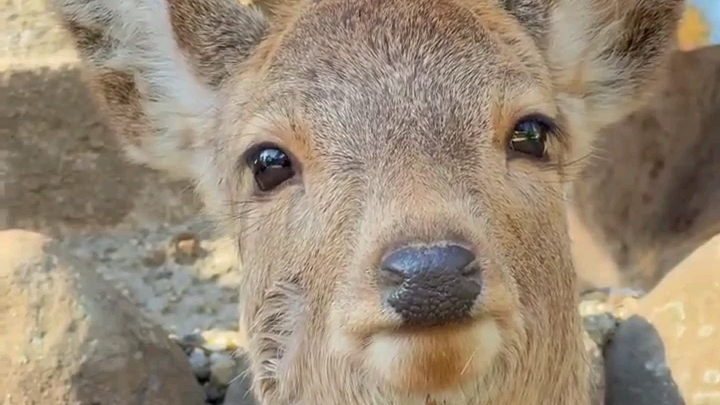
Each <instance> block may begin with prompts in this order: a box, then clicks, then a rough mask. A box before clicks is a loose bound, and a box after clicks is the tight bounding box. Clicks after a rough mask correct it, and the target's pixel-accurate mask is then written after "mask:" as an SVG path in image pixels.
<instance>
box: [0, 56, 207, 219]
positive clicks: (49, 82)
mask: <svg viewBox="0 0 720 405" xmlns="http://www.w3.org/2000/svg"><path fill="white" fill-rule="evenodd" d="M0 190H4V191H3V194H4V195H3V194H0V201H2V203H0V229H2V228H24V229H32V230H41V231H51V232H53V233H55V232H56V231H64V230H66V229H78V228H79V229H85V228H106V227H113V226H115V225H117V224H118V223H121V222H122V221H124V220H126V219H127V218H128V217H131V218H132V219H134V220H135V221H147V220H157V221H158V222H173V221H174V220H175V219H178V218H184V217H186V216H187V215H189V214H191V213H195V212H197V208H198V206H197V203H196V201H195V198H194V196H193V193H192V190H191V188H190V186H189V185H188V184H185V183H181V182H170V181H169V180H167V179H165V178H164V176H163V175H162V174H160V173H158V172H155V171H152V170H149V169H145V168H143V167H141V166H138V165H134V164H131V163H130V162H129V160H128V159H127V158H126V157H125V156H124V154H123V153H122V152H121V151H120V148H119V146H118V144H117V142H116V140H115V137H114V136H113V134H112V132H111V131H110V130H109V129H108V127H107V126H106V125H105V124H104V123H103V120H102V118H101V117H100V115H99V114H98V113H97V111H96V109H95V107H94V103H93V100H92V98H91V97H89V94H88V92H87V90H86V86H85V85H84V84H83V82H82V79H81V74H80V70H79V68H78V67H77V66H75V65H72V64H70V65H65V66H60V67H57V68H48V67H39V68H37V69H28V70H9V71H5V72H3V73H2V74H1V75H0ZM3 197H4V198H3ZM133 217H134V218H133Z"/></svg>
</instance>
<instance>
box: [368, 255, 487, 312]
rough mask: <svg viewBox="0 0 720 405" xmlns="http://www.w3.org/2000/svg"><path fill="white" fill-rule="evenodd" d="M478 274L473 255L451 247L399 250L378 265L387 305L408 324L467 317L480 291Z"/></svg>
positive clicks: (477, 266)
mask: <svg viewBox="0 0 720 405" xmlns="http://www.w3.org/2000/svg"><path fill="white" fill-rule="evenodd" d="M480 273H481V269H480V266H479V265H478V262H477V260H476V257H475V254H474V253H473V252H471V251H469V250H468V249H465V248H464V247H461V246H458V245H451V244H443V245H430V246H409V247H403V248H400V249H398V250H396V251H394V252H392V253H390V254H389V255H387V256H386V257H385V259H384V260H383V261H382V263H380V283H381V286H382V287H383V288H384V289H385V292H386V295H385V296H386V300H387V303H388V304H389V305H390V306H391V307H392V308H393V309H394V310H395V311H396V312H397V313H398V314H400V315H401V316H402V317H403V320H404V321H405V322H406V323H407V324H408V325H419V326H433V325H439V324H443V323H448V322H453V321H459V320H462V319H464V318H467V317H469V315H470V309H471V308H472V306H473V304H474V303H475V299H476V298H477V296H478V295H479V294H480V290H481V289H482V283H481V280H480Z"/></svg>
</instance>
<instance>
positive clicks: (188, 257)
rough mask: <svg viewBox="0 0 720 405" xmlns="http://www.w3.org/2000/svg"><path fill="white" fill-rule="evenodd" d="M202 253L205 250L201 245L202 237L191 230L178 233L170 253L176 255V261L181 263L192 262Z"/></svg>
mask: <svg viewBox="0 0 720 405" xmlns="http://www.w3.org/2000/svg"><path fill="white" fill-rule="evenodd" d="M201 253H203V251H202V249H201V247H200V239H199V238H198V236H197V235H196V234H194V233H191V232H183V233H181V234H179V235H176V236H175V237H174V238H173V241H172V244H171V246H170V254H171V255H172V256H174V257H175V262H176V263H179V264H191V263H193V262H194V261H195V260H196V259H197V258H198V257H199V256H200V254H201Z"/></svg>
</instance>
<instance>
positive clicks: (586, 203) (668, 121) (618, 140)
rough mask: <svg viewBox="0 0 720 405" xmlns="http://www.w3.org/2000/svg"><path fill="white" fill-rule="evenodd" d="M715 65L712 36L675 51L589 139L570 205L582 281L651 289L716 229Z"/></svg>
mask: <svg viewBox="0 0 720 405" xmlns="http://www.w3.org/2000/svg"><path fill="white" fill-rule="evenodd" d="M718 68H720V45H710V46H704V47H701V48H698V49H694V50H688V51H676V52H674V53H673V55H672V58H671V61H670V65H669V68H668V70H667V72H666V74H665V75H664V79H663V81H662V83H661V84H660V86H659V87H658V89H657V90H656V96H655V97H653V99H652V100H651V102H650V103H648V104H647V105H646V106H645V107H643V108H642V109H640V110H638V111H635V112H633V113H632V114H630V115H628V116H627V117H626V118H625V119H623V120H622V121H620V122H617V123H614V124H612V125H609V126H608V127H606V128H605V129H603V131H602V134H601V136H600V137H598V139H597V142H595V144H594V145H593V150H594V152H593V154H592V156H591V158H590V159H588V162H587V164H585V165H584V166H583V168H582V171H581V173H580V174H579V175H578V176H577V178H576V179H575V181H573V182H572V190H571V191H572V193H571V194H572V198H571V200H573V201H572V203H571V204H570V207H569V208H570V213H571V214H570V215H571V216H572V218H573V219H574V222H575V223H576V224H577V226H576V228H577V231H576V232H575V235H576V236H578V239H583V240H582V241H581V242H580V243H579V244H578V249H577V250H578V252H577V254H576V258H578V262H576V265H577V266H578V267H580V266H582V267H583V268H584V270H585V272H586V273H587V274H586V275H587V278H588V280H587V281H588V282H587V284H588V287H589V288H595V287H599V286H604V285H611V286H616V287H617V286H628V287H631V288H635V289H639V290H644V291H649V290H651V289H652V288H653V287H654V286H655V285H657V283H658V282H659V281H660V280H661V279H662V278H663V277H664V276H665V275H666V274H667V273H668V272H669V271H671V270H672V269H673V268H674V267H675V266H676V265H677V264H678V263H680V262H681V261H682V260H683V259H684V258H685V257H687V256H688V255H689V254H690V253H692V252H693V251H694V250H695V249H698V248H699V247H700V246H702V245H703V244H704V243H706V242H707V241H709V240H710V239H712V238H713V237H714V236H715V235H717V234H718V233H720V210H718V204H717V202H718V199H719V196H718V193H717V189H718V187H717V184H718V176H717V172H718V170H717V169H718V163H717V162H718V161H720V160H718V156H720V143H719V142H718V132H717V131H718V126H719V125H720V74H718V72H720V70H719V69H718ZM583 228H585V229H586V230H587V234H589V236H588V235H586V234H585V233H584V232H583ZM572 235H573V232H572V231H571V237H572ZM593 240H594V241H595V242H594V244H595V245H597V248H598V250H599V251H600V252H601V253H599V254H598V255H588V254H587V251H588V250H592V249H593V247H592V245H593ZM588 248H590V249H588ZM603 254H606V256H607V257H606V259H607V260H598V257H600V256H602V255H603ZM605 264H607V265H605ZM613 276H614V277H613Z"/></svg>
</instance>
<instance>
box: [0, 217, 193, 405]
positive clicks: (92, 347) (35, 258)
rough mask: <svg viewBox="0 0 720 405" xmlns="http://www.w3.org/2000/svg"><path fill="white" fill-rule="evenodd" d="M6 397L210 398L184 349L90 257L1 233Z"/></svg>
mask: <svg viewBox="0 0 720 405" xmlns="http://www.w3.org/2000/svg"><path fill="white" fill-rule="evenodd" d="M0 296H2V297H3V298H2V300H1V301H0V341H1V342H2V344H0V370H1V371H0V381H2V384H0V398H2V399H3V401H4V402H3V404H5V405H30V404H33V405H34V404H37V405H45V404H58V405H60V404H82V405H90V404H93V405H128V404H137V405H201V404H203V403H204V394H203V391H202V389H201V388H200V386H199V385H198V384H197V382H196V381H195V379H194V377H193V373H192V371H191V369H190V365H189V363H188V361H187V359H186V358H185V355H184V353H183V351H182V350H181V349H180V348H179V347H178V346H177V345H176V344H175V343H173V342H171V341H170V340H169V339H168V337H167V334H166V333H165V332H164V331H163V330H162V329H161V328H160V327H158V326H156V325H153V324H152V323H151V322H150V321H149V320H148V319H147V318H146V317H145V316H144V315H143V314H142V313H141V312H140V311H139V310H138V309H137V308H136V307H135V306H133V305H132V304H131V303H130V302H129V301H128V300H127V299H126V298H125V297H123V296H122V295H121V294H120V293H119V292H117V291H116V290H115V289H113V288H112V287H110V286H109V285H108V284H107V283H106V282H105V281H104V280H103V279H102V278H100V277H99V276H98V274H96V272H95V271H94V270H93V269H92V268H91V267H89V266H88V264H87V263H84V262H81V261H78V260H76V259H71V258H69V257H66V256H65V255H64V254H62V253H61V252H60V251H59V250H58V249H57V246H55V243H54V242H53V241H52V240H51V239H49V238H47V237H44V236H42V235H40V234H37V233H33V232H28V231H20V230H6V231H0Z"/></svg>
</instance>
